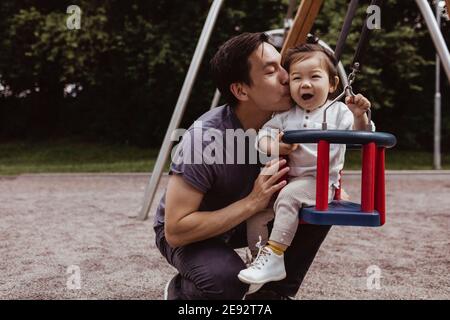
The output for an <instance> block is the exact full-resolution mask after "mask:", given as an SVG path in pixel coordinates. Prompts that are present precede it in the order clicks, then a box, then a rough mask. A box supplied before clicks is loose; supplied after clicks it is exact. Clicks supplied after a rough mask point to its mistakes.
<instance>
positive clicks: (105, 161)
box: [0, 141, 450, 175]
mask: <svg viewBox="0 0 450 320" xmlns="http://www.w3.org/2000/svg"><path fill="white" fill-rule="evenodd" d="M157 155H158V150H157V149H143V148H137V147H130V146H123V145H102V144H89V143H77V142H67V141H61V142H53V143H38V144H33V143H25V142H17V143H3V144H0V175H18V174H24V173H75V172H147V173H148V172H151V170H152V168H153V165H154V162H155V160H156V157H157ZM360 159H361V156H360V152H359V151H354V150H349V151H347V155H346V164H345V169H346V170H352V169H359V168H360V162H361V160H360ZM432 164H433V155H432V153H428V152H420V151H400V150H396V149H393V150H388V151H387V152H386V168H387V169H391V170H426V169H432ZM442 164H443V169H450V155H443V159H442Z"/></svg>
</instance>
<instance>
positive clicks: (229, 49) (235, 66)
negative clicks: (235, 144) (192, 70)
mask: <svg viewBox="0 0 450 320" xmlns="http://www.w3.org/2000/svg"><path fill="white" fill-rule="evenodd" d="M264 42H268V43H269V36H268V35H267V34H265V33H263V32H258V33H248V32H246V33H243V34H240V35H238V36H236V37H233V38H231V39H230V40H228V41H227V42H225V43H224V44H223V45H221V46H220V48H219V50H218V51H217V52H216V54H215V55H214V57H213V58H212V59H211V61H210V66H211V72H212V76H213V79H214V81H215V83H216V86H217V88H218V89H219V91H220V93H221V94H222V96H223V97H224V99H225V101H226V102H227V103H228V104H229V105H230V106H232V107H234V106H236V105H237V103H238V100H237V99H236V97H235V96H234V95H233V93H232V92H231V91H230V85H231V84H232V83H239V82H241V83H245V84H247V85H249V86H251V85H252V79H251V78H250V69H251V64H250V61H249V57H250V55H251V54H252V53H253V51H255V50H256V49H257V48H258V47H259V45H260V44H262V43H264Z"/></svg>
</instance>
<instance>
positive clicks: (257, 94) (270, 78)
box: [246, 43, 291, 111]
mask: <svg viewBox="0 0 450 320" xmlns="http://www.w3.org/2000/svg"><path fill="white" fill-rule="evenodd" d="M249 61H250V64H251V69H250V78H251V79H252V82H253V84H252V85H251V86H248V87H247V88H246V89H247V94H248V98H249V100H251V101H253V102H254V103H255V105H256V106H257V107H258V108H259V109H261V110H264V111H284V110H288V109H289V108H290V106H291V98H290V94H289V83H288V80H289V76H288V73H287V72H286V70H285V69H284V68H283V67H282V66H281V55H280V53H279V52H278V51H277V50H276V49H275V47H273V46H272V45H270V44H268V43H263V44H261V45H260V46H259V47H258V48H257V49H256V50H255V51H254V52H253V53H252V54H251V55H250V57H249Z"/></svg>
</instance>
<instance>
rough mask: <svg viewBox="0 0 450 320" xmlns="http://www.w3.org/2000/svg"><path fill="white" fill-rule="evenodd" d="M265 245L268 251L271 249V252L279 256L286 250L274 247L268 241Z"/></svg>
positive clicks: (274, 245) (273, 244)
mask: <svg viewBox="0 0 450 320" xmlns="http://www.w3.org/2000/svg"><path fill="white" fill-rule="evenodd" d="M267 245H268V246H269V248H270V249H272V251H273V252H275V253H276V254H277V255H279V256H281V255H282V254H283V253H284V251H285V250H286V249H284V248H281V247H280V246H278V245H276V244H275V243H273V242H272V241H268V242H267Z"/></svg>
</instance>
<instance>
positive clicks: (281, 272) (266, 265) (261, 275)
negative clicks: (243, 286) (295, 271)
mask: <svg viewBox="0 0 450 320" xmlns="http://www.w3.org/2000/svg"><path fill="white" fill-rule="evenodd" d="M238 278H239V280H241V281H242V282H244V283H249V284H258V285H263V284H264V283H266V282H270V281H279V280H282V279H284V278H286V269H285V268H284V254H281V255H278V254H276V253H275V252H273V251H272V249H270V247H268V246H265V247H263V248H262V249H261V250H260V251H259V253H258V256H257V257H256V259H255V260H254V261H253V262H252V264H251V265H250V266H249V267H248V268H247V269H244V270H241V272H239V274H238ZM251 289H252V288H251ZM257 290H259V288H257ZM257 290H255V291H254V292H256V291H257Z"/></svg>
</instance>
